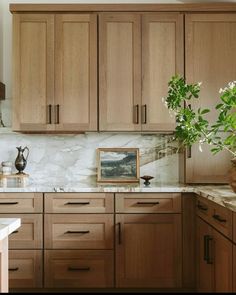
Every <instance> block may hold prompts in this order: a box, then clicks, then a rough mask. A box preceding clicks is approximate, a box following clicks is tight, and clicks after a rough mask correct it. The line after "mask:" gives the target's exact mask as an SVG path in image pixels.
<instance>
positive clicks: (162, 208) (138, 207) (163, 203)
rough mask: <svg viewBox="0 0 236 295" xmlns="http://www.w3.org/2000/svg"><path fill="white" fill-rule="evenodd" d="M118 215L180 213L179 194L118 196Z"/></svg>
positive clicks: (131, 194) (116, 197)
mask: <svg viewBox="0 0 236 295" xmlns="http://www.w3.org/2000/svg"><path fill="white" fill-rule="evenodd" d="M115 200H116V212H117V213H179V212H181V194H179V193H153V194H152V193H146V194H139V193H137V194H136V193H129V194H116V195H115Z"/></svg>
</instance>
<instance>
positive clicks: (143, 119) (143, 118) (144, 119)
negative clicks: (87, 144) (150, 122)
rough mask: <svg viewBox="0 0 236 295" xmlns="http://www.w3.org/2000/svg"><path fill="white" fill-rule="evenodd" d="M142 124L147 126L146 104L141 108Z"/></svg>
mask: <svg viewBox="0 0 236 295" xmlns="http://www.w3.org/2000/svg"><path fill="white" fill-rule="evenodd" d="M143 113H144V114H143ZM142 124H147V105H146V104H144V105H143V106H142Z"/></svg>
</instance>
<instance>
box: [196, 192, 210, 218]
mask: <svg viewBox="0 0 236 295" xmlns="http://www.w3.org/2000/svg"><path fill="white" fill-rule="evenodd" d="M196 202H197V203H196V211H197V215H198V216H199V217H201V218H202V219H204V220H206V221H209V219H210V216H211V210H212V208H211V206H210V204H209V202H208V200H206V199H204V198H202V197H199V196H198V197H197V200H196Z"/></svg>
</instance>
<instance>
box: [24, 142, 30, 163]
mask: <svg viewBox="0 0 236 295" xmlns="http://www.w3.org/2000/svg"><path fill="white" fill-rule="evenodd" d="M25 150H27V156H26V157H25V159H26V161H27V159H28V156H29V149H28V147H27V146H26V147H24V149H23V153H24V151H25Z"/></svg>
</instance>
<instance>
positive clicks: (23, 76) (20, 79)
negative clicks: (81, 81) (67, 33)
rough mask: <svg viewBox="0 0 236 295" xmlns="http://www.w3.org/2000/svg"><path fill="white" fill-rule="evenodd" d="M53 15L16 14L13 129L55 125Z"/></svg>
mask: <svg viewBox="0 0 236 295" xmlns="http://www.w3.org/2000/svg"><path fill="white" fill-rule="evenodd" d="M53 54H54V15H52V14H14V16H13V85H14V86H13V130H16V131H28V130H30V131H47V130H52V129H53V128H54V125H53V122H52V105H53V101H54V56H53Z"/></svg>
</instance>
